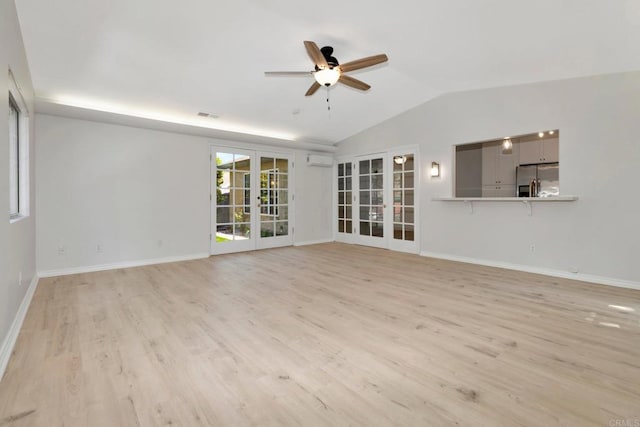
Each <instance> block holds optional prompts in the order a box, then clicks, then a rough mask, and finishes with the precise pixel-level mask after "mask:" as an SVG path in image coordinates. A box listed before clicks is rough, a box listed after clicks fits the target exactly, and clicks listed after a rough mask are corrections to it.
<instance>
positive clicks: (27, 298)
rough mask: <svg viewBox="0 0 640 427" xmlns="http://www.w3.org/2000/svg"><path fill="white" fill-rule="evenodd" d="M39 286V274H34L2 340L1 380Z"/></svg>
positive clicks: (0, 350)
mask: <svg viewBox="0 0 640 427" xmlns="http://www.w3.org/2000/svg"><path fill="white" fill-rule="evenodd" d="M37 287H38V275H37V274H34V275H33V279H31V283H29V288H28V289H27V293H26V294H25V295H24V298H22V302H21V303H20V307H18V312H17V313H16V317H15V318H14V319H13V323H12V324H11V327H10V328H9V332H8V333H7V336H6V338H5V339H4V341H3V342H2V347H0V381H1V380H2V377H4V371H5V369H7V365H8V364H9V359H10V358H11V353H13V348H14V347H15V345H16V341H17V340H18V335H19V334H20V329H21V328H22V323H23V322H24V318H25V317H26V316H27V311H28V310H29V305H31V299H32V298H33V294H34V293H35V292H36V288H37Z"/></svg>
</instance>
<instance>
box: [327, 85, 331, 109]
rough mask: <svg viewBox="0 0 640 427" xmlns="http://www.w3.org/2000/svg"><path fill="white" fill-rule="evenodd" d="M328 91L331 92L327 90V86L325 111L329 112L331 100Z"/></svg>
mask: <svg viewBox="0 0 640 427" xmlns="http://www.w3.org/2000/svg"><path fill="white" fill-rule="evenodd" d="M330 93H331V92H329V88H327V111H329V112H331V100H330V99H329V98H330V96H329V94H330Z"/></svg>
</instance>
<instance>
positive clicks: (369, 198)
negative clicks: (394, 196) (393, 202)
mask: <svg viewBox="0 0 640 427" xmlns="http://www.w3.org/2000/svg"><path fill="white" fill-rule="evenodd" d="M359 166H360V171H359V177H358V182H359V183H360V194H359V196H360V212H359V213H360V235H361V236H372V237H384V226H383V225H384V210H383V206H384V204H383V201H384V199H383V194H384V169H383V168H384V161H383V159H382V158H376V159H370V160H361V161H360V162H359Z"/></svg>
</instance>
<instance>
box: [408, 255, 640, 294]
mask: <svg viewBox="0 0 640 427" xmlns="http://www.w3.org/2000/svg"><path fill="white" fill-rule="evenodd" d="M420 255H421V256H424V257H430V258H438V259H445V260H448V261H458V262H466V263H469V264H478V265H486V266H488V267H498V268H504V269H507V270H517V271H524V272H527V273H535V274H543V275H545V276H552V277H560V278H563V279H572V280H579V281H582V282H590V283H597V284H600V285H607V286H615V287H618V288H627V289H636V290H640V283H639V282H634V281H631V280H622V279H614V278H611V277H603V276H595V275H592V274H583V273H571V272H569V271H562V270H555V269H551V268H540V267H532V266H530V265H522V264H512V263H508V262H500V261H490V260H484V259H477V258H469V257H462V256H457V255H448V254H440V253H434V252H426V251H422V252H420Z"/></svg>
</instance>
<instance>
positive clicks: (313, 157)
mask: <svg viewBox="0 0 640 427" xmlns="http://www.w3.org/2000/svg"><path fill="white" fill-rule="evenodd" d="M307 165H309V166H321V167H325V168H330V167H332V166H333V157H330V156H322V155H320V154H308V155H307Z"/></svg>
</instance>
